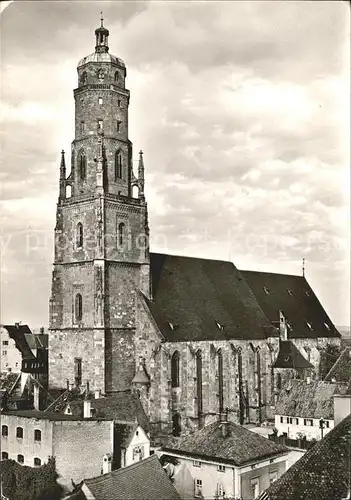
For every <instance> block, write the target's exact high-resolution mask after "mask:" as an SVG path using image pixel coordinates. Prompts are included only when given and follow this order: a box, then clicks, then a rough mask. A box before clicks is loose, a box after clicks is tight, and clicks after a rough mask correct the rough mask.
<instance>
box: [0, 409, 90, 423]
mask: <svg viewBox="0 0 351 500" xmlns="http://www.w3.org/2000/svg"><path fill="white" fill-rule="evenodd" d="M4 414H6V415H10V416H11V415H14V416H16V417H24V418H35V419H39V420H52V421H64V420H81V418H80V417H77V416H75V415H65V414H64V413H57V412H54V411H38V410H18V411H7V412H4ZM89 420H99V419H97V418H95V417H93V418H92V419H89Z"/></svg>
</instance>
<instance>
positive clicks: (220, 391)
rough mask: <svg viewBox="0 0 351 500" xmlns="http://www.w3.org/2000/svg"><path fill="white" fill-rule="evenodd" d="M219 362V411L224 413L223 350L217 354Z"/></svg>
mask: <svg viewBox="0 0 351 500" xmlns="http://www.w3.org/2000/svg"><path fill="white" fill-rule="evenodd" d="M217 361H218V409H219V413H222V412H223V406H224V405H223V355H222V351H221V349H219V351H218V353H217Z"/></svg>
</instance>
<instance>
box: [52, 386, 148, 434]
mask: <svg viewBox="0 0 351 500" xmlns="http://www.w3.org/2000/svg"><path fill="white" fill-rule="evenodd" d="M90 402H91V409H92V410H95V412H94V413H93V415H94V417H95V418H106V419H108V420H118V421H120V422H130V423H136V422H137V423H138V424H139V425H140V427H142V428H143V429H144V431H145V432H148V431H149V425H150V424H149V419H148V417H147V416H146V413H145V410H144V408H143V405H142V404H141V401H140V399H139V397H138V396H137V394H134V393H132V392H130V391H121V392H117V393H115V394H113V395H111V396H106V397H100V398H98V399H94V398H92V399H90ZM67 404H68V405H69V407H70V409H71V412H72V415H76V416H78V417H81V418H82V417H83V404H84V399H83V396H82V395H81V396H78V397H77V396H75V397H74V398H72V399H68V400H66V402H64V403H63V404H62V405H61V407H60V409H59V411H62V412H63V411H65V409H66V407H67ZM56 411H58V410H56Z"/></svg>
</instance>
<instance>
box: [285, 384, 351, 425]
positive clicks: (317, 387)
mask: <svg viewBox="0 0 351 500" xmlns="http://www.w3.org/2000/svg"><path fill="white" fill-rule="evenodd" d="M347 392H348V389H347V385H346V384H336V383H328V382H323V381H317V382H310V383H309V384H308V383H307V382H306V381H304V380H297V379H295V380H291V381H290V383H289V388H288V389H287V388H283V389H282V390H281V391H280V393H279V397H278V401H277V404H276V407H275V413H276V415H286V416H291V417H303V418H325V419H330V420H332V419H333V418H334V409H333V408H334V406H333V395H334V394H346V393H347Z"/></svg>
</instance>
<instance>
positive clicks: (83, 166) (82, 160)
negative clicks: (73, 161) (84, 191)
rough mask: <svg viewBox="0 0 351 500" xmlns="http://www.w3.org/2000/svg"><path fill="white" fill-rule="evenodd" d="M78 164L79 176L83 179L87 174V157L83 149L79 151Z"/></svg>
mask: <svg viewBox="0 0 351 500" xmlns="http://www.w3.org/2000/svg"><path fill="white" fill-rule="evenodd" d="M78 166H79V177H80V179H81V180H82V181H84V179H85V178H86V174H87V159H86V156H85V153H84V151H81V152H80V153H79V158H78Z"/></svg>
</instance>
